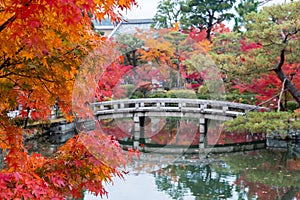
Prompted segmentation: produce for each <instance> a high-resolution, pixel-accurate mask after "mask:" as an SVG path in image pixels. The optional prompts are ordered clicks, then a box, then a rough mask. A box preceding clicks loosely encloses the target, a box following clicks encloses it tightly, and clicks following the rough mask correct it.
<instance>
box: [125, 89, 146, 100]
mask: <svg viewBox="0 0 300 200" xmlns="http://www.w3.org/2000/svg"><path fill="white" fill-rule="evenodd" d="M129 98H130V99H140V98H145V95H144V93H143V92H141V91H138V90H137V91H135V92H134V93H133V94H132V95H130V96H129Z"/></svg>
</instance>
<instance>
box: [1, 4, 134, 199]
mask: <svg viewBox="0 0 300 200" xmlns="http://www.w3.org/2000/svg"><path fill="white" fill-rule="evenodd" d="M135 4H136V2H135V1H134V0H108V1H97V0H95V1H81V0H76V1H54V0H45V1H44V0H42V1H36V0H33V1H19V0H9V1H0V49H1V51H0V98H1V101H0V108H1V114H0V148H1V150H2V151H1V157H3V158H4V161H3V163H2V167H1V169H0V170H1V171H0V199H66V198H67V197H74V198H79V197H81V196H82V191H83V190H90V191H92V192H95V193H96V194H100V195H103V194H106V192H105V189H104V188H103V185H102V183H103V182H107V181H111V176H112V175H117V176H122V172H119V171H118V170H117V167H120V166H122V165H124V164H125V158H124V155H122V154H121V151H120V150H121V149H120V147H119V146H118V144H117V143H116V142H115V141H114V140H112V139H111V138H110V137H107V136H103V135H102V134H101V133H99V132H97V131H91V132H90V133H89V134H86V133H85V132H82V133H81V134H80V137H78V136H76V137H74V138H72V139H70V140H69V141H68V142H67V143H66V144H65V145H64V146H63V147H62V148H61V149H59V151H58V152H57V153H55V154H54V155H53V156H52V157H50V158H46V157H44V156H42V155H39V154H36V153H33V154H29V153H28V150H27V148H26V147H25V145H24V135H26V134H29V135H30V134H32V131H31V130H30V129H26V126H27V125H28V119H29V118H31V119H33V120H48V117H49V116H50V114H51V106H53V105H54V104H55V103H57V105H58V106H59V107H60V109H61V111H62V112H63V114H64V116H65V117H66V118H67V119H68V120H73V119H74V115H73V112H72V104H80V103H81V102H82V101H80V99H78V102H74V101H73V102H72V95H73V87H74V82H75V80H76V76H77V75H78V71H79V69H80V66H81V65H82V63H83V59H84V57H85V56H87V55H89V52H91V51H93V50H94V49H95V48H98V47H99V46H102V45H103V44H104V41H105V38H101V37H99V36H98V35H97V34H95V33H94V32H93V31H92V27H91V18H97V19H99V20H101V19H103V18H104V17H109V18H110V19H111V20H112V21H117V20H120V19H121V14H120V10H126V9H129V8H130V7H131V6H133V5H135ZM99 66H101V65H99ZM77 97H80V96H77ZM81 98H84V97H83V96H82V97H81ZM92 98H94V94H93V95H92ZM73 100H74V99H73ZM17 106H21V107H22V111H21V115H20V118H21V121H22V122H24V123H21V124H20V123H19V121H20V120H19V119H18V118H9V117H8V115H7V114H8V112H9V111H11V110H14V109H15V108H16V107H17ZM80 106H82V104H81V105H78V107H80ZM78 114H80V113H77V115H76V117H81V116H79V115H78ZM87 142H88V144H89V146H87V145H86V143H87ZM111 155H113V156H111Z"/></svg>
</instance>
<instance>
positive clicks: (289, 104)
mask: <svg viewBox="0 0 300 200" xmlns="http://www.w3.org/2000/svg"><path fill="white" fill-rule="evenodd" d="M286 106H287V110H288V111H294V110H296V109H297V108H299V105H298V103H297V102H296V101H288V102H287V105H286Z"/></svg>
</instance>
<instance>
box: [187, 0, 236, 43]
mask: <svg viewBox="0 0 300 200" xmlns="http://www.w3.org/2000/svg"><path fill="white" fill-rule="evenodd" d="M235 2H236V0H224V1H219V0H202V1H198V0H190V1H187V3H186V4H184V5H182V6H181V9H182V11H183V13H184V14H185V15H184V16H185V17H184V18H183V19H182V21H181V23H182V24H183V25H184V27H186V28H188V27H190V26H195V27H197V28H201V29H203V28H206V30H207V36H206V38H207V39H210V34H211V29H212V27H213V26H214V25H216V24H219V23H221V22H223V21H225V20H230V19H231V18H232V17H234V15H233V14H232V13H231V12H229V10H230V9H231V8H232V7H233V5H234V3H235Z"/></svg>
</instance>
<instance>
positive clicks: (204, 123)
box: [199, 118, 207, 149]
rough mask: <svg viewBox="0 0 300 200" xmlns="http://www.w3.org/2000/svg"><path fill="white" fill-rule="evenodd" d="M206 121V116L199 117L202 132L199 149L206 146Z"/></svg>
mask: <svg viewBox="0 0 300 200" xmlns="http://www.w3.org/2000/svg"><path fill="white" fill-rule="evenodd" d="M206 121H207V120H206V119H205V118H200V119H199V132H200V137H199V149H204V148H205V135H206Z"/></svg>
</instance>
